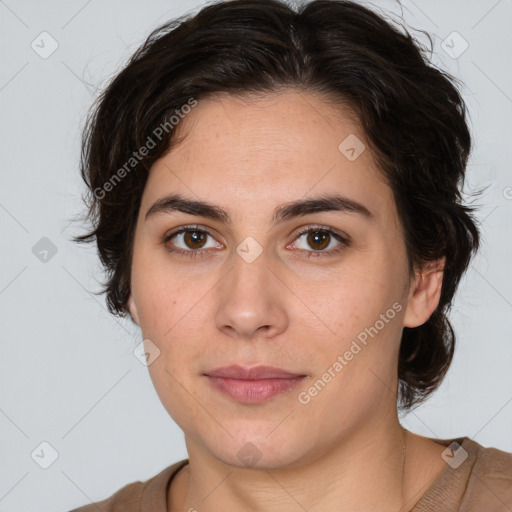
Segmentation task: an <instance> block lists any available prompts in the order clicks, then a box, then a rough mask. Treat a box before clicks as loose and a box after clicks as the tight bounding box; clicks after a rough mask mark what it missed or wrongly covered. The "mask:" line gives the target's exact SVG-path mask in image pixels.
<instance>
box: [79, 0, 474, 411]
mask: <svg viewBox="0 0 512 512" xmlns="http://www.w3.org/2000/svg"><path fill="white" fill-rule="evenodd" d="M423 33H424V32H423ZM426 35H427V37H428V39H429V41H430V45H431V49H430V52H432V39H431V37H430V36H429V34H426ZM457 85H458V80H456V79H455V78H454V77H453V76H451V75H449V74H448V73H446V72H444V71H442V70H440V69H437V68H435V67H434V66H433V65H432V64H431V63H430V61H429V58H428V56H427V49H426V48H425V46H423V45H422V44H420V43H419V42H418V41H416V40H414V39H413V38H412V36H411V35H410V33H409V32H408V31H407V29H405V28H404V27H403V26H401V25H400V26H398V24H395V23H394V22H392V21H386V20H385V19H384V18H383V17H382V16H381V15H378V14H377V13H376V12H373V11H371V10H370V9H368V8H366V7H363V6H362V5H359V4H357V3H355V2H351V1H345V0H313V1H310V2H307V3H304V4H302V5H300V6H296V7H291V6H290V5H288V4H287V3H284V1H279V0H228V1H220V2H219V1H216V2H210V3H209V4H207V5H206V6H204V7H203V8H202V9H201V10H200V11H199V12H197V13H192V14H191V13H187V14H185V15H183V16H181V17H180V18H177V19H174V20H172V21H170V22H168V23H166V24H164V25H161V26H159V27H158V28H156V29H155V30H154V31H153V32H152V33H151V34H150V35H149V36H148V37H147V39H146V40H145V42H144V43H143V44H142V45H141V46H140V47H139V49H137V51H136V52H135V53H134V54H133V55H132V56H131V58H130V59H129V60H128V62H127V64H126V65H125V66H124V67H123V69H122V70H121V71H120V72H119V73H118V74H117V75H115V76H114V78H113V79H112V80H111V81H110V83H109V84H108V86H107V87H105V89H104V90H103V91H102V93H101V94H100V95H99V96H98V98H97V99H96V100H95V102H94V104H93V106H92V107H91V109H90V111H89V113H88V116H87V119H86V122H85V127H84V129H83V133H82V148H81V149H82V151H81V159H80V169H81V175H82V177H83V179H84V181H85V183H86V185H87V192H86V195H85V196H84V197H83V199H84V201H85V203H86V204H87V206H88V211H87V213H86V219H89V220H90V222H91V223H92V228H93V229H92V230H91V231H90V232H89V233H87V234H85V235H82V236H77V237H73V241H75V242H91V241H93V240H94V239H95V240H96V243H97V248H98V252H99V256H100V259H101V262H102V264H103V266H104V268H105V271H106V274H107V281H106V283H105V284H103V286H104V289H103V290H102V291H101V292H100V293H105V292H106V294H107V296H106V298H107V305H108V309H109V311H110V312H111V313H112V314H113V315H117V316H125V315H126V314H127V313H128V309H127V300H128V297H129V294H130V272H131V260H132V244H133V238H134V229H135V224H136V219H137V216H138V211H139V207H140V201H141V196H142V193H143V190H144V186H145V183H146V179H147V176H148V171H149V169H150V168H151V166H152V164H153V163H154V162H155V161H156V160H157V159H159V158H161V157H162V156H163V155H164V154H166V153H167V152H168V151H170V150H171V149H172V147H174V145H175V144H176V143H177V140H176V137H175V136H174V135H173V134H174V133H175V132H174V131H173V130H165V133H163V136H161V137H160V138H156V137H153V139H157V140H154V141H153V142H154V147H152V148H151V149H150V150H147V148H146V151H145V153H146V154H145V155H144V156H141V155H140V154H137V155H138V156H137V160H136V161H135V160H133V155H134V151H136V150H137V149H138V148H141V147H143V146H148V143H147V141H148V136H150V135H151V134H154V133H155V129H157V127H159V126H162V125H164V124H165V123H167V126H168V125H169V116H172V115H176V113H177V112H179V111H180V110H179V109H180V108H182V106H183V105H186V104H187V103H189V102H190V98H195V99H196V100H200V99H201V98H206V97H207V96H209V95H214V94H215V93H229V94H231V95H236V96H240V97H249V95H251V94H253V95H263V96H264V95H265V94H270V93H272V92H277V91H282V90H287V89H289V90H299V91H304V92H313V93H320V94H321V95H323V97H324V98H326V100H328V101H332V102H333V103H334V104H337V105H339V107H340V110H341V109H342V108H343V110H345V109H346V107H347V106H348V107H349V109H350V112H352V113H353V114H354V115H355V116H356V119H357V120H358V122H359V123H360V125H361V126H362V128H363V129H364V132H365V135H366V138H367V140H368V143H369V145H370V148H371V150H372V153H373V155H374V156H375V158H376V161H377V163H378V164H379V167H380V168H381V170H382V173H383V176H384V177H385V178H386V181H387V183H388V184H389V186H390V187H391V189H392V191H393V195H394V199H395V202H396V206H397V211H398V214H399V218H400V221H401V224H402V228H403V234H404V239H405V244H406V248H407V256H408V261H409V271H410V275H411V276H413V275H414V272H415V271H416V270H417V269H419V268H421V267H422V266H423V265H424V264H426V263H428V262H435V261H437V260H439V259H441V258H443V257H444V258H446V263H445V267H444V278H443V283H442V290H441V298H440V301H439V305H438V307H437V309H436V310H435V311H434V313H433V314H432V315H431V316H430V318H429V319H428V320H427V321H426V322H425V323H424V324H423V325H421V326H418V327H415V328H407V327H405V328H404V329H403V333H402V340H401V346H400V355H399V366H398V377H399V390H398V391H399V396H398V406H399V408H400V409H402V410H406V411H407V410H410V409H411V408H412V407H414V406H416V405H419V404H420V403H421V402H423V401H424V400H425V399H426V398H427V397H428V396H429V395H430V394H431V393H432V392H433V391H434V390H435V389H437V387H438V386H439V384H440V383H441V381H442V380H443V378H444V376H445V374H446V372H447V370H448V368H449V366H450V363H451V360H452V357H453V353H454V346H455V334H454V331H453V329H452V326H451V325H450V322H449V320H448V318H447V314H448V312H449V309H450V308H451V302H452V300H453V296H454V294H455V291H456V289H457V286H458V283H459V281H460V279H461V277H462V275H463V273H464V272H465V271H466V269H467V267H468V265H469V262H470V260H471V257H472V253H473V252H476V251H477V250H478V247H479V243H480V242H479V237H480V235H479V230H478V228H477V226H476V221H475V218H474V217H473V210H474V208H473V207H468V206H464V205H463V204H462V202H463V201H462V187H463V185H464V174H465V170H466V163H467V160H468V157H469V153H470V149H471V144H472V140H471V136H470V132H469V129H468V125H467V108H466V105H465V104H464V102H463V99H462V97H461V95H460V94H459V92H458V89H457ZM158 133H159V132H158ZM130 159H132V160H130ZM128 161H131V165H132V166H133V169H132V170H127V169H126V163H127V162H128ZM123 166H124V169H125V172H121V169H122V168H123ZM116 173H117V177H116V176H114V175H116ZM114 178H115V179H117V181H115V182H114V181H112V180H113V179H114ZM121 178H122V179H121ZM108 183H110V185H108ZM107 190H108V193H107V192H106V191H107Z"/></svg>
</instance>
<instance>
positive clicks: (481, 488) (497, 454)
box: [464, 438, 512, 512]
mask: <svg viewBox="0 0 512 512" xmlns="http://www.w3.org/2000/svg"><path fill="white" fill-rule="evenodd" d="M464 444H465V446H468V447H470V448H471V449H473V450H474V451H475V461H474V464H473V467H472V468H471V472H470V474H469V478H468V482H467V487H466V492H465V495H464V501H465V502H467V504H468V506H470V507H471V508H468V510H486V512H502V511H503V512H505V511H507V512H508V511H510V510H511V507H512V453H509V452H506V451H503V450H499V449H497V448H494V447H485V446H482V445H481V444H479V443H477V442H476V441H473V440H472V439H469V438H466V443H464ZM464 510H465V509H464Z"/></svg>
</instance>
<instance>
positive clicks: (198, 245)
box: [183, 231, 208, 249]
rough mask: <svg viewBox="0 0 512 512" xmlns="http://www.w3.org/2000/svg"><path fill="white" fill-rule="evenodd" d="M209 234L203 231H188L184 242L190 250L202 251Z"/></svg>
mask: <svg viewBox="0 0 512 512" xmlns="http://www.w3.org/2000/svg"><path fill="white" fill-rule="evenodd" d="M207 236H208V234H207V233H205V232H203V231H186V232H185V235H184V236H183V242H184V243H185V244H186V245H187V247H189V248H190V249H202V248H203V246H204V244H205V243H206V237H207Z"/></svg>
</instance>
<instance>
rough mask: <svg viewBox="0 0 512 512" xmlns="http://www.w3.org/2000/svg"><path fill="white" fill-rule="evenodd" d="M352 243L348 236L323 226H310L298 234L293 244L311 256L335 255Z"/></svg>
mask: <svg viewBox="0 0 512 512" xmlns="http://www.w3.org/2000/svg"><path fill="white" fill-rule="evenodd" d="M349 245H350V240H349V238H348V237H345V236H342V235H341V234H339V233H337V232H335V231H333V230H331V229H327V228H323V227H312V228H311V227H310V228H308V229H305V230H303V231H302V232H301V233H299V234H298V235H297V238H296V239H295V241H294V243H293V246H294V247H295V248H297V249H299V250H300V251H302V252H305V253H307V255H308V257H311V256H333V255H336V254H338V253H339V252H341V251H342V250H343V249H344V248H345V247H348V246H349Z"/></svg>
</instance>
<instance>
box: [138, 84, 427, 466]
mask: <svg viewBox="0 0 512 512" xmlns="http://www.w3.org/2000/svg"><path fill="white" fill-rule="evenodd" d="M178 128H179V130H180V133H183V134H185V133H186V137H185V139H184V140H183V141H182V142H181V143H180V144H179V145H177V146H176V147H175V148H173V149H172V150H171V151H170V152H169V153H168V154H167V155H165V156H164V157H162V158H161V159H160V160H159V161H157V162H156V163H155V164H154V166H153V167H152V168H151V170H150V173H149V177H148V181H147V184H146V187H145V190H144V193H143V197H142V202H141V207H140V212H139V217H138V221H137V226H136V230H135V239H134V253H133V262H132V275H131V296H130V301H129V308H130V313H131V314H132V317H133V318H134V320H135V321H136V322H137V323H138V324H139V325H140V327H141V330H142V335H143V338H144V339H145V340H146V341H145V344H146V345H145V346H146V350H147V351H148V352H149V353H150V354H152V355H150V364H149V372H150V375H151V379H152V381H153V383H154V386H155V388H156V391H157V393H158V395H159V397H160V399H161V401H162V403H163V405H164V407H165V408H166V409H167V411H168V412H169V414H170V415H171V416H172V418H173V419H174V420H175V421H176V423H177V424H178V425H179V426H180V427H181V428H182V430H183V431H184V433H185V437H186V441H187V447H188V450H189V454H191V451H195V453H198V454H199V453H201V454H202V455H203V456H205V457H213V458H215V459H217V460H219V461H222V462H224V463H227V464H230V465H234V466H239V467H242V466H243V465H244V464H245V463H244V456H247V455H248V456H249V458H252V464H253V466H256V467H261V468H272V467H292V466H294V465H295V464H298V463H301V462H304V461H307V460H312V459H314V458H316V457H319V456H320V455H321V454H322V453H327V452H328V451H332V450H335V449H336V447H337V446H340V445H341V444H342V443H343V442H344V441H345V440H347V439H349V438H350V437H351V436H352V437H353V436H354V433H355V432H358V431H362V430H366V431H371V430H372V429H374V430H375V431H377V430H378V425H379V423H380V422H382V421H385V420H384V419H385V418H388V417H389V416H390V415H392V414H393V413H394V412H396V405H395V404H396V392H395V391H396V384H397V380H396V369H397V364H398V349H399V344H400V337H401V332H402V328H403V326H404V325H408V326H415V325H420V324H421V323H423V322H424V321H425V320H426V319H427V318H428V316H429V315H430V313H431V312H432V311H433V309H434V308H435V305H436V304H430V303H428V304H427V302H428V301H425V300H423V301H421V300H420V299H417V297H416V295H417V293H416V294H415V292H414V283H413V282H411V280H410V277H409V274H408V266H407V258H406V252H405V246H404V241H403V235H402V232H401V228H400V223H399V220H398V217H397V213H396V208H395V203H394V200H393V196H392V191H391V189H390V188H389V187H388V186H387V185H386V183H385V181H384V179H383V177H382V174H381V173H380V171H379V170H378V168H377V167H376V164H375V162H374V160H373V158H372V155H371V152H370V149H369V148H368V144H367V142H366V140H365V137H364V133H363V132H362V130H361V129H360V128H359V127H358V126H357V125H355V124H353V123H352V122H350V121H349V119H348V118H345V117H343V115H342V114H340V111H334V110H333V107H332V105H329V104H328V103H326V102H325V101H324V100H322V98H321V97H319V96H316V95H314V94H312V93H311V94H310V93H300V94H299V93H296V92H286V93H281V94H273V95H269V96H267V97H265V98H263V99H262V98H259V99H257V100H253V101H251V102H247V101H243V100H241V99H235V98H234V97H232V96H228V95H217V96H216V97H211V98H209V99H204V100H199V101H198V104H197V106H196V107H194V108H193V109H192V111H191V112H190V113H189V114H188V115H187V116H186V117H185V118H184V119H183V120H182V121H181V124H180V125H179V126H178ZM347 137H349V139H347ZM356 137H357V139H356ZM345 139H347V140H346V141H345ZM343 141H345V142H343ZM340 144H341V146H340ZM362 144H364V145H365V149H363V146H362ZM340 148H341V149H340ZM351 148H352V149H353V150H352V149H351ZM169 195H179V196H181V197H182V198H183V199H185V200H191V201H198V202H207V203H208V204H209V205H213V206H215V207H216V209H215V211H217V212H218V211H219V210H220V209H222V210H223V211H224V212H223V213H224V216H225V217H229V222H228V221H227V220H226V218H224V217H222V216H217V218H214V217H212V216H211V215H209V214H208V212H207V211H206V210H202V211H195V212H194V210H193V209H188V210H187V211H180V209H179V208H178V207H177V209H173V208H171V207H170V206H168V207H167V208H153V212H152V213H150V214H149V215H148V216H147V217H146V214H147V212H148V211H149V210H150V209H151V208H152V206H153V205H154V204H155V203H156V202H157V201H159V200H161V199H162V198H165V197H166V196H169ZM332 196H341V197H343V198H345V199H346V200H348V201H351V202H352V203H350V204H352V205H355V203H357V205H359V206H358V207H357V206H356V207H354V208H352V209H347V208H343V205H344V204H346V203H340V202H338V203H336V204H337V205H338V208H334V207H332V206H331V208H326V206H325V205H326V204H327V202H324V203H323V205H322V203H314V202H312V201H314V200H316V199H318V198H320V197H322V198H326V197H332ZM306 200H309V201H310V204H309V207H308V205H307V204H306V205H305V206H304V205H303V207H302V209H298V208H295V210H294V209H293V208H292V209H290V208H288V209H287V210H285V211H284V210H283V209H282V208H283V207H286V206H290V205H291V204H292V203H294V202H304V201H306ZM182 204H183V203H182ZM319 204H320V206H319ZM330 204H332V203H330ZM315 205H316V208H312V206H315ZM174 206H176V205H174ZM358 208H359V210H360V211H358ZM364 210H367V212H366V213H364ZM279 212H280V214H279ZM299 213H300V214H299ZM185 228H187V229H188V231H182V230H184V229H185ZM434 302H435V301H434ZM420 303H421V304H420ZM147 340H150V341H147ZM154 356H157V357H156V358H154V360H153V361H151V360H152V359H153V357H154ZM235 364H236V365H240V366H242V367H244V368H252V367H254V366H260V365H265V366H272V367H277V368H280V369H283V370H286V371H288V372H291V373H294V374H299V375H302V376H305V377H304V378H302V379H298V380H297V381H295V384H294V386H293V387H291V386H290V387H291V389H285V390H283V391H282V392H279V393H277V394H274V395H273V396H270V397H267V398H266V399H261V400H256V401H253V402H250V401H248V399H247V400H243V399H240V398H239V397H238V398H237V397H235V398H234V397H233V396H231V395H228V394H226V393H224V392H221V391H219V390H218V389H217V388H216V387H215V386H214V385H213V384H212V382H213V381H216V382H221V381H220V380H219V379H217V380H216V379H211V378H210V377H208V376H206V374H208V373H209V372H211V371H212V370H214V369H216V368H218V367H222V366H230V365H235ZM282 382H283V381H281V383H282ZM235 387H236V386H235ZM238 390H240V387H239V388H238ZM235 391H236V390H235ZM258 396H260V395H258ZM260 398H261V396H260Z"/></svg>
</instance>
